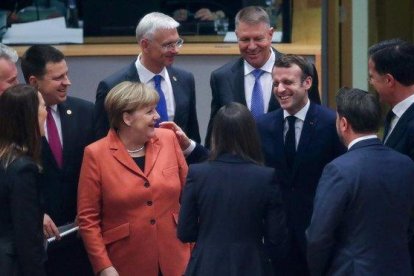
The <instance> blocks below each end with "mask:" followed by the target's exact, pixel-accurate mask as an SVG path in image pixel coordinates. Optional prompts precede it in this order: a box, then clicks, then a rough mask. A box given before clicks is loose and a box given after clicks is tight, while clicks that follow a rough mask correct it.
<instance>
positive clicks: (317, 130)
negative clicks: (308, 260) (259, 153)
mask: <svg viewBox="0 0 414 276" xmlns="http://www.w3.org/2000/svg"><path fill="white" fill-rule="evenodd" d="M335 120H336V115H335V112H333V111H332V110H330V109H328V108H326V107H324V106H321V105H317V104H314V103H312V102H311V104H310V106H309V110H308V112H307V114H306V117H305V121H304V124H303V128H302V133H301V136H300V140H299V144H298V147H297V152H296V157H295V161H294V164H293V168H292V170H289V169H288V165H287V163H286V156H285V153H284V137H283V129H284V118H283V110H282V109H278V110H275V111H272V112H270V113H267V114H265V115H263V116H261V117H259V118H258V121H257V126H258V130H259V135H260V137H261V142H262V149H263V154H264V156H265V162H266V165H267V166H270V167H273V168H275V169H276V173H277V175H278V178H279V179H280V183H281V191H282V195H283V197H284V203H285V206H286V213H287V220H288V227H289V230H290V231H291V234H292V235H293V239H294V240H295V244H297V245H298V246H299V248H300V251H301V252H302V254H303V256H305V253H306V239H305V230H306V228H307V227H308V226H309V222H310V219H311V215H312V210H313V199H314V196H315V191H316V187H317V184H318V181H319V178H320V176H321V174H322V170H323V168H324V167H325V165H326V164H328V163H329V162H331V161H332V160H333V159H334V158H336V157H337V156H339V155H340V154H342V153H343V152H345V147H344V146H343V145H342V144H341V142H340V141H339V138H338V135H337V133H336V126H335Z"/></svg>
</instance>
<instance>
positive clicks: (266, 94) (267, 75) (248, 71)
mask: <svg viewBox="0 0 414 276" xmlns="http://www.w3.org/2000/svg"><path fill="white" fill-rule="evenodd" d="M270 52H271V54H270V57H269V59H268V60H267V61H266V63H265V64H264V65H263V66H262V67H261V68H260V69H262V70H263V71H264V73H263V75H261V76H260V84H261V85H262V90H263V104H264V110H263V112H264V113H267V110H268V109H269V101H270V96H271V95H272V84H273V80H272V69H273V65H274V64H275V58H276V57H275V53H274V52H273V50H270ZM255 69H256V68H254V67H253V66H251V65H250V64H249V63H248V62H247V61H246V60H245V61H244V95H245V98H246V103H247V108H248V109H249V110H251V104H252V103H251V102H252V93H253V86H254V82H255V77H254V76H253V74H252V71H253V70H255Z"/></svg>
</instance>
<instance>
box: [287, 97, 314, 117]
mask: <svg viewBox="0 0 414 276" xmlns="http://www.w3.org/2000/svg"><path fill="white" fill-rule="evenodd" d="M309 106H310V101H309V99H308V102H307V103H306V104H305V106H304V107H302V109H301V110H299V111H298V112H296V113H295V114H289V113H288V112H287V111H286V110H283V118H284V119H286V117H287V116H291V115H293V116H295V117H296V118H298V119H300V120H302V121H303V122H304V121H305V118H306V114H307V113H308V110H309Z"/></svg>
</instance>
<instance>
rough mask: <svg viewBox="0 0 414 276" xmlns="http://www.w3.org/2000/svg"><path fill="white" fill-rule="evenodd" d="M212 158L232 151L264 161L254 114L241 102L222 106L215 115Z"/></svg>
mask: <svg viewBox="0 0 414 276" xmlns="http://www.w3.org/2000/svg"><path fill="white" fill-rule="evenodd" d="M211 147H212V149H211V154H210V160H214V159H216V158H217V157H218V156H219V155H220V154H223V153H231V154H236V155H239V156H240V157H242V158H243V159H245V160H249V161H253V162H255V163H257V164H262V163H263V156H262V152H261V147H260V140H259V135H258V132H257V128H256V123H255V121H254V119H253V116H252V114H251V113H250V111H249V110H248V109H247V107H245V106H244V105H242V104H240V103H234V102H233V103H229V104H227V105H225V106H222V107H221V108H220V109H219V111H218V112H217V114H216V115H215V117H214V124H213V131H212V136H211Z"/></svg>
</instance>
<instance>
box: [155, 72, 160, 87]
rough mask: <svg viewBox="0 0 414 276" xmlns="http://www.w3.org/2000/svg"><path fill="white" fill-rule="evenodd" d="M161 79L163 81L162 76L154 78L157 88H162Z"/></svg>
mask: <svg viewBox="0 0 414 276" xmlns="http://www.w3.org/2000/svg"><path fill="white" fill-rule="evenodd" d="M161 79H162V77H161V75H155V76H154V85H155V87H157V86H158V87H161Z"/></svg>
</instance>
